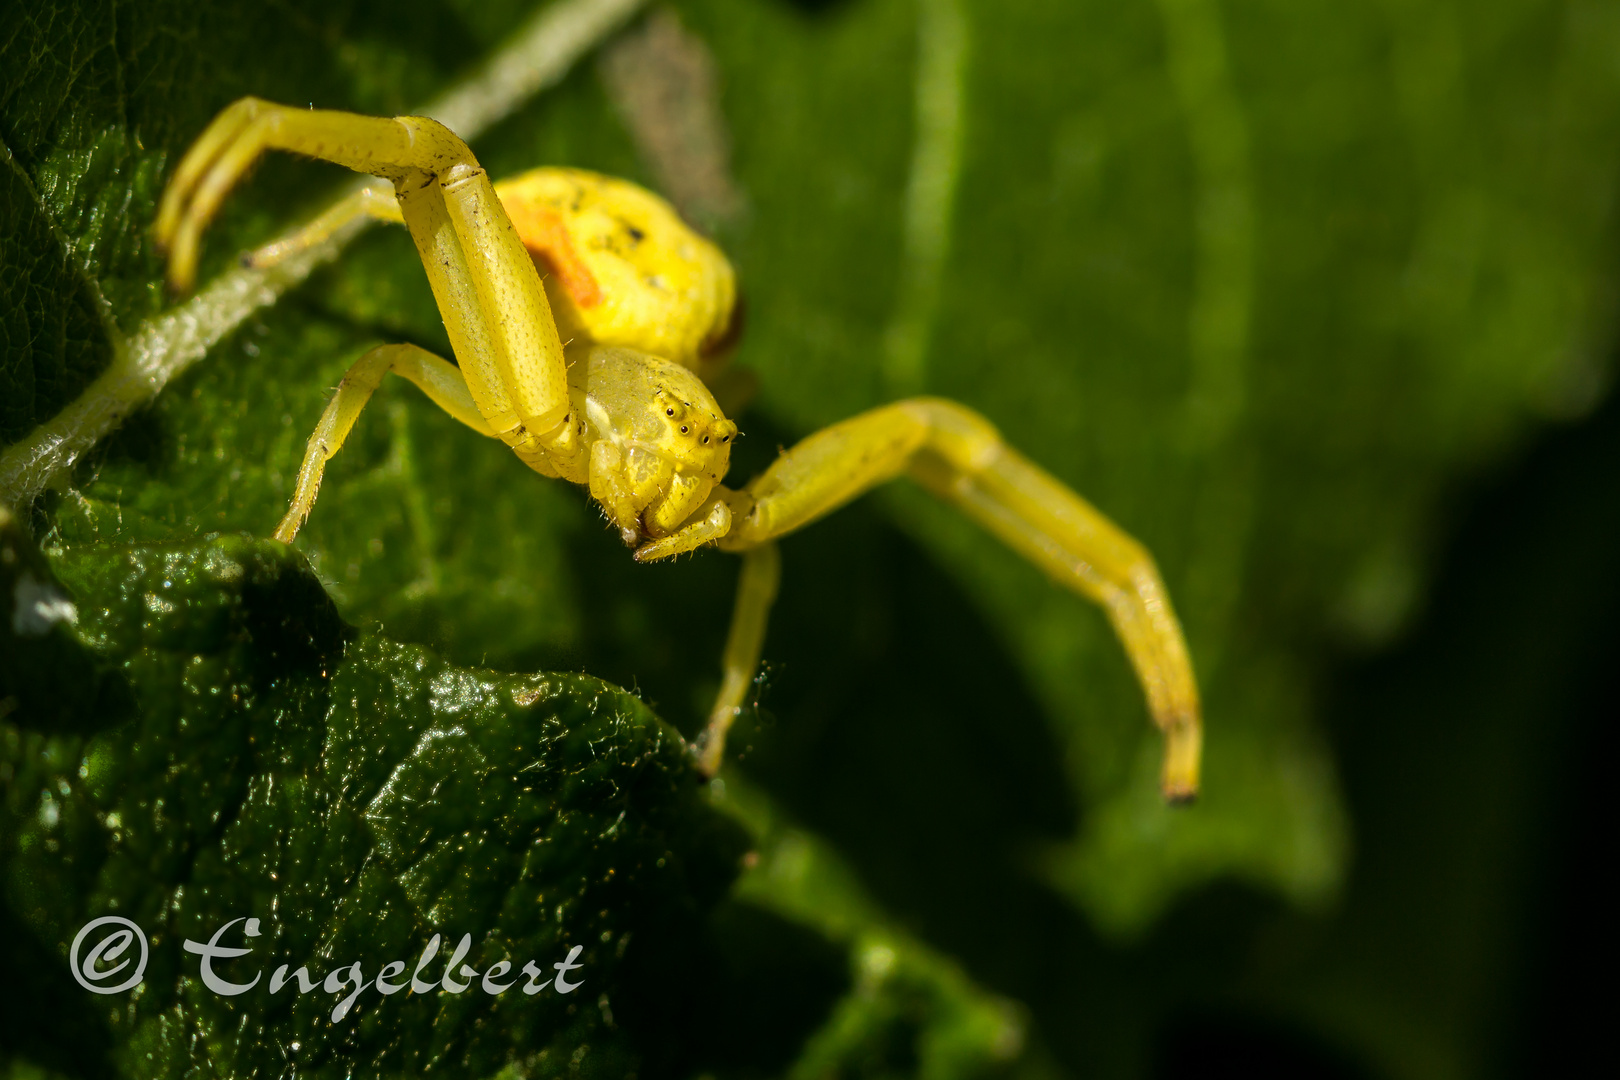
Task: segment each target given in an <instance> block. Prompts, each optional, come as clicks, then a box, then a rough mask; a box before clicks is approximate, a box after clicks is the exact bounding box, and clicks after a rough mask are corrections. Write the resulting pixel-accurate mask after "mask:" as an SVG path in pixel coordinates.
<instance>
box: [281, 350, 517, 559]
mask: <svg viewBox="0 0 1620 1080" xmlns="http://www.w3.org/2000/svg"><path fill="white" fill-rule="evenodd" d="M390 371H392V372H393V373H394V374H396V375H399V376H401V377H402V378H405V379H409V380H410V381H411V382H413V383H415V384H416V385H417V387H419V388H420V389H421V391H422V392H423V393H424V394H426V395H427V396H428V397H429V398H430V399H431V400H432V401H433V403H434V404H435V405H437V406H438V407H439V408H441V409H443V410H444V411H445V412H447V413H449V414H450V415H451V416H453V417H455V418H456V419H457V420H460V421H461V422H462V423H463V424H466V425H467V426H468V427H470V428H472V429H473V430H474V431H476V432H478V434H480V435H487V436H489V437H490V438H492V439H493V438H495V437H496V436H495V432H493V431H491V430H490V427H489V425H488V424H486V423H485V422H484V418H483V417H482V416H480V415H479V414H478V406H477V405H476V404H474V402H473V398H472V393H471V391H469V390H468V389H467V380H465V379H463V378H462V377H461V372H460V371H459V370H458V369H457V368H456V366H455V365H454V364H452V363H450V362H449V361H448V360H442V359H440V358H439V357H437V356H434V355H433V354H432V353H430V352H428V351H427V350H426V349H420V348H417V347H416V346H415V345H380V346H378V347H377V348H375V349H372V350H371V351H370V352H368V353H366V354H365V355H364V356H362V357H361V358H360V359H358V360H356V361H355V362H354V365H353V366H352V367H350V368H349V370H348V373H347V374H345V375H344V376H343V381H342V382H341V383H339V384H338V388H337V393H335V394H333V395H332V400H331V401H329V402H327V403H326V411H325V412H323V413H321V419H320V423H318V424H316V425H315V433H314V434H313V435H311V436H310V437H309V445H308V446H306V447H305V448H304V463H303V465H302V466H300V467H299V469H298V486H297V487H296V488H295V489H294V491H293V498H292V506H291V507H289V508H288V510H287V516H286V517H284V518H282V519H281V524H280V525H277V526H276V532H275V537H276V539H277V540H280V541H281V542H282V543H284V544H290V543H292V541H293V537H295V536H297V535H298V530H299V529H300V528H301V527H302V526H303V524H304V519H305V518H307V517H309V511H310V507H312V506H314V505H315V495H316V493H317V492H319V491H320V489H321V475H322V474H323V473H325V471H326V463H327V462H328V461H330V460H331V459H332V455H333V454H336V453H337V452H338V450H339V449H340V448H341V447H342V446H343V441H344V440H345V439H347V438H348V437H349V431H350V430H351V429H352V428H353V427H354V422H355V421H356V420H358V419H359V418H360V410H361V409H364V408H365V407H366V402H368V401H370V400H371V395H372V394H374V393H376V392H377V387H378V386H379V385H381V383H382V380H383V376H384V375H387V374H388V373H389V372H390Z"/></svg>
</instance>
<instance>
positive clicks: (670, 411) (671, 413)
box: [664, 409, 675, 416]
mask: <svg viewBox="0 0 1620 1080" xmlns="http://www.w3.org/2000/svg"><path fill="white" fill-rule="evenodd" d="M664 415H665V416H674V415H675V410H674V409H665V410H664Z"/></svg>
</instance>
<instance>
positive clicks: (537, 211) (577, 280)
mask: <svg viewBox="0 0 1620 1080" xmlns="http://www.w3.org/2000/svg"><path fill="white" fill-rule="evenodd" d="M503 205H504V206H505V207H506V214H507V216H508V217H510V218H511V219H512V227H513V228H515V229H517V234H518V239H520V240H522V241H523V246H524V247H526V248H528V249H529V254H531V255H533V256H535V257H536V258H538V259H544V260H545V263H546V268H547V269H549V270H550V271H551V272H552V273H553V274H554V275H556V278H557V280H558V281H559V282H561V283H562V287H563V291H564V292H566V293H567V294H568V296H569V298H570V299H572V300H573V301H574V303H575V304H577V305H578V306H580V307H582V308H589V307H595V306H596V305H597V304H600V303H601V302H602V288H601V286H600V285H598V284H597V283H596V277H595V275H593V274H592V273H591V270H590V267H588V266H586V265H585V260H584V259H581V258H580V257H579V252H578V251H576V250H574V242H573V240H572V239H571V238H570V237H569V235H568V226H567V225H565V224H564V223H563V219H562V216H561V215H560V214H558V213H557V212H556V211H554V210H552V209H551V208H550V207H547V206H542V205H539V204H537V203H532V202H530V201H529V200H527V199H524V198H516V199H512V200H511V201H510V202H507V201H505V200H503Z"/></svg>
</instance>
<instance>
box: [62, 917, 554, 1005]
mask: <svg viewBox="0 0 1620 1080" xmlns="http://www.w3.org/2000/svg"><path fill="white" fill-rule="evenodd" d="M244 920H245V921H246V922H247V925H246V926H245V927H243V929H242V932H243V934H244V935H245V936H246V937H250V938H256V937H259V936H260V930H259V920H258V919H250V918H247V916H245V915H244V916H241V917H238V918H235V919H232V920H231V921H230V922H228V923H226V924H225V925H224V926H221V927H220V928H219V929H218V930H215V931H214V936H213V937H211V938H209V939H208V941H207V942H206V943H204V942H200V941H192V940H191V939H190V938H187V939H186V940H185V942H184V944H183V948H184V949H185V950H186V952H188V953H195V954H196V955H198V956H200V957H201V958H202V959H201V961H200V962H199V965H198V966H199V968H200V971H199V973H200V974H201V976H202V981H203V985H204V986H206V987H207V988H208V989H210V990H212V991H213V992H214V993H216V994H219V995H220V996H221V997H236V996H237V995H238V994H245V993H247V992H248V991H249V990H252V989H253V988H254V987H256V986H258V985H259V982H260V980H261V979H263V978H264V970H263V969H262V968H261V969H260V970H259V971H258V972H256V973H255V974H254V976H253V978H252V979H251V980H249V981H248V982H232V981H230V980H229V979H226V978H224V977H222V976H221V975H220V974H219V972H217V971H215V970H214V962H215V961H216V960H240V958H241V957H244V956H247V955H248V954H249V953H251V952H252V951H253V947H252V946H247V947H245V948H238V947H236V946H232V945H221V944H220V939H221V938H223V937H224V936H225V933H226V931H228V930H229V929H230V928H231V927H233V926H235V925H236V924H237V923H239V922H242V921H244ZM102 927H112V928H113V929H112V930H111V931H110V932H108V933H106V934H105V935H104V936H102V937H100V938H99V939H98V940H97V941H96V942H95V943H94V944H93V945H92V946H91V948H90V951H89V952H87V953H85V954H84V957H83V959H81V958H80V956H79V951H80V949H81V948H83V946H84V943H85V939H86V938H88V937H90V935H91V934H92V933H93V932H94V931H96V930H99V929H101V928H102ZM137 942H138V943H139V944H140V960H139V961H137V962H136V964H135V970H134V971H133V972H131V973H130V974H129V975H127V976H126V977H125V978H124V979H123V980H122V981H120V982H117V983H110V982H109V980H111V979H112V978H113V977H114V976H116V975H118V974H119V973H120V972H122V971H124V969H126V968H128V967H129V964H130V959H131V958H130V957H127V956H124V954H125V953H126V952H128V951H129V947H130V946H131V945H133V944H135V943H137ZM471 948H472V935H471V934H463V935H462V936H461V940H460V941H459V942H457V943H456V947H455V949H453V950H452V951H451V953H450V959H449V960H447V961H445V965H444V974H443V975H441V976H440V977H439V978H438V979H437V980H434V979H425V978H423V977H422V973H423V972H424V971H426V970H427V967H428V965H429V964H431V963H432V962H433V958H434V957H436V956H437V955H438V954H439V935H438V934H434V935H433V939H432V940H431V941H429V942H428V943H427V946H426V947H425V948H424V949H423V950H422V955H421V957H419V958H418V959H417V961H416V967H415V969H414V970H413V971H412V972H411V977H410V979H409V980H408V981H403V982H402V981H398V980H399V979H400V977H401V976H402V975H404V974H405V962H404V961H403V960H390V961H389V962H388V963H386V964H384V965H383V966H382V970H381V971H379V972H377V975H376V977H375V978H373V979H367V978H366V976H365V973H364V972H363V971H362V969H361V966H360V963H359V962H358V961H357V962H355V963H353V964H349V965H346V966H339V967H335V968H333V969H332V970H331V971H329V972H327V973H326V978H325V979H323V980H319V981H317V980H316V979H312V978H310V974H309V969H308V968H306V967H300V968H297V969H295V970H293V971H292V973H291V974H288V968H289V967H291V965H290V964H282V965H281V966H280V967H278V968H276V970H275V971H274V972H273V973H271V975H270V981H269V982H268V983H267V984H266V986H267V988H268V990H269V992H270V993H272V994H279V993H281V991H282V990H283V989H285V988H286V987H287V986H288V985H289V984H290V983H293V982H295V981H296V982H297V983H298V992H299V993H300V994H307V993H309V992H310V991H312V990H314V989H315V988H316V987H317V986H318V987H320V988H321V989H323V990H325V991H326V992H327V993H329V994H341V993H343V992H344V991H345V990H347V991H349V993H348V996H347V997H345V998H343V1000H341V1001H339V1002H338V1003H337V1005H336V1006H334V1007H333V1009H332V1022H333V1023H336V1022H337V1021H339V1020H342V1019H343V1018H344V1017H345V1016H347V1015H348V1014H349V1010H350V1009H352V1008H354V1003H355V1001H356V1000H358V999H359V997H360V994H361V992H362V991H363V990H365V989H366V988H367V987H373V988H375V989H376V991H377V993H379V994H381V995H382V996H384V997H390V996H392V995H394V994H397V993H399V992H400V991H401V990H410V991H412V992H413V993H417V994H430V993H433V992H435V991H437V992H439V993H445V994H460V993H464V992H465V991H467V990H470V989H471V988H472V987H473V985H474V983H477V984H478V986H479V987H480V988H481V989H482V990H483V991H484V993H486V994H490V995H492V996H493V995H496V994H504V993H505V992H506V991H508V990H510V989H511V988H512V987H513V986H515V985H517V984H518V983H519V982H520V981H522V980H523V978H524V977H525V976H527V979H528V981H527V982H524V983H523V992H524V993H525V994H538V993H540V992H541V991H542V990H544V989H545V988H546V987H547V986H551V987H553V988H554V989H555V990H556V991H557V993H559V994H568V993H572V992H573V991H575V990H578V989H579V988H580V987H581V986H583V985H585V983H584V980H583V979H581V980H579V981H578V982H570V981H569V980H568V978H567V975H568V973H569V972H571V971H577V970H578V969H579V968H580V967H581V966H582V965H580V964H577V963H575V961H576V960H577V959H578V958H579V954H580V953H581V952H582V951H583V948H584V947H583V946H580V945H575V946H574V947H573V948H572V949H570V950H568V957H567V958H566V959H565V960H563V961H562V963H560V964H552V965H551V968H552V970H553V971H555V972H556V974H555V975H548V974H546V973H545V972H544V971H542V970H541V969H540V967H539V966H538V965H537V964H536V963H535V962H534V961H533V960H530V961H529V962H528V963H526V964H524V965H523V971H522V972H521V973H519V974H518V975H512V976H511V977H510V978H508V975H510V974H511V971H512V964H511V962H510V961H508V960H497V961H495V963H493V964H491V965H490V966H489V970H487V971H483V972H480V971H478V970H477V969H475V968H472V967H469V966H468V965H466V964H464V963H462V961H463V960H465V959H466V957H467V952H468V950H469V949H471ZM147 952H148V950H147V944H146V934H145V932H144V931H142V930H141V928H140V927H139V926H136V925H135V924H134V923H133V922H131V921H130V920H128V919H126V918H123V917H122V916H118V915H105V916H103V917H101V918H99V919H93V920H91V921H90V922H88V923H85V924H84V926H83V927H81V928H80V930H79V933H78V935H77V936H76V937H74V939H73V948H72V950H71V952H70V954H69V956H68V963H69V964H70V965H72V969H73V977H74V978H75V979H77V980H78V982H79V985H80V986H82V987H84V988H85V989H86V990H88V991H90V992H91V993H93V994H118V993H122V992H123V991H125V990H130V989H133V988H134V987H136V986H139V985H140V983H141V979H142V977H143V976H144V975H145V973H146V960H147ZM120 957H123V959H122V960H120V959H119V958H120ZM115 960H116V961H118V963H116V964H114V963H113V961H115ZM105 965H112V966H105ZM242 974H245V973H242ZM237 977H238V978H240V977H241V974H238V976H237Z"/></svg>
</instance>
